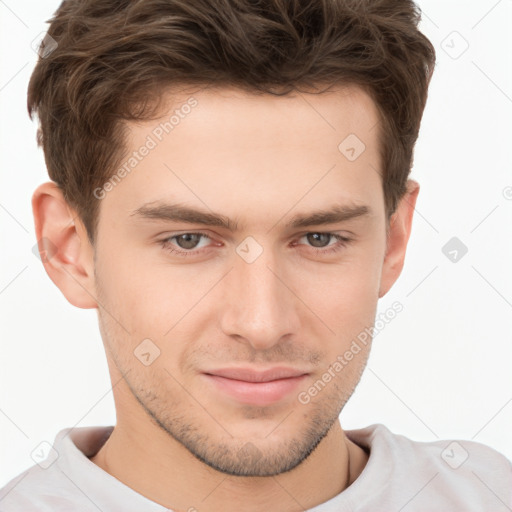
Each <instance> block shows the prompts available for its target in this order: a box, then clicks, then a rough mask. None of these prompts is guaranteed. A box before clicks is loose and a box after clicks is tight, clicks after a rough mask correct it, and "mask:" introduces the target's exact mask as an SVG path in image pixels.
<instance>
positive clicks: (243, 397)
mask: <svg viewBox="0 0 512 512" xmlns="http://www.w3.org/2000/svg"><path fill="white" fill-rule="evenodd" d="M307 375H308V373H307V372H304V371H302V370H298V369H295V368H285V367H275V368H269V369H267V370H263V371H256V370H253V369H250V368H221V369H217V370H211V371H208V372H203V376H204V377H205V378H206V379H207V380H208V382H210V383H211V384H212V385H214V386H215V388H216V389H218V390H220V391H221V392H223V393H225V394H227V395H229V396H230V397H231V398H234V399H235V400H237V401H238V402H242V403H246V404H252V405H270V404H272V403H275V402H278V401H280V400H282V399H283V398H285V397H286V396H287V395H289V394H290V393H291V392H292V391H293V390H294V389H296V388H297V386H298V385H299V384H300V383H301V382H302V381H303V380H304V379H305V378H306V377H307Z"/></svg>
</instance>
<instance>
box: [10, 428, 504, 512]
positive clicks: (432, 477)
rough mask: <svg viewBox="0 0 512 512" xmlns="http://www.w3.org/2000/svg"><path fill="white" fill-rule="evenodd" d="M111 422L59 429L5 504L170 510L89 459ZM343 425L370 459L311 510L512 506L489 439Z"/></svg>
mask: <svg viewBox="0 0 512 512" xmlns="http://www.w3.org/2000/svg"><path fill="white" fill-rule="evenodd" d="M112 429H113V427H80V428H74V429H70V428H67V429H64V430H61V431H60V432H59V433H58V434H57V436H56V438H55V442H54V444H53V449H50V450H49V451H48V455H47V457H46V459H44V461H41V462H39V463H37V464H35V465H34V466H32V467H30V468H29V469H27V470H26V471H24V472H23V473H21V474H20V475H18V476H17V477H15V478H13V479H12V480H10V481H9V482H8V483H7V484H6V485H5V486H4V487H3V488H2V489H0V511H2V512H33V511H38V512H46V511H52V512H73V511H80V512H89V511H91V512H98V511H101V512H113V511H119V512H165V511H169V509H166V508H165V507H163V506H161V505H159V504H157V503H155V502H153V501H151V500H149V499H148V498H146V497H144V496H142V495H141V494H139V493H137V492H135V491H134V490H133V489H131V488H130V487H128V486H126V485H125V484H123V483H122V482H120V481H119V480H117V479H116V478H114V477H113V476H111V475H110V474H108V473H107V472H105V471H103V470H102V469H101V468H100V467H99V466H97V465H96V464H94V463H93V462H91V461H90V460H89V457H92V456H93V455H95V454H96V452H97V451H98V450H99V448H100V447H101V446H102V445H103V443H104V442H105V441H106V440H107V438H108V436H109V435H110V433H111V432H112ZM68 433H69V435H68ZM345 433H346V435H347V436H348V437H349V438H350V439H351V440H352V441H353V442H355V443H356V444H358V445H359V446H361V447H364V448H366V449H367V450H368V451H369V454H370V455H369V459H368V462H367V464H366V466H365V468H364V469H363V471H362V473H361V474H360V475H359V477H358V478H357V480H356V481H355V482H354V483H352V485H350V486H349V487H348V488H347V489H345V490H344V491H343V492H342V493H340V494H338V495H337V496H335V497H334V498H332V499H330V500H328V501H326V502H324V503H322V504H320V505H317V506H316V507H314V508H312V509H309V512H345V511H346V512H348V511H350V512H370V511H371V512H376V511H378V512H383V511H385V512H389V511H394V512H398V511H403V512H413V511H414V512H420V511H421V512H426V511H429V512H432V511H441V512H448V511H456V512H462V511H464V512H473V511H474V512H476V511H485V512H501V511H503V512H506V511H509V512H510V511H511V510H512V463H511V462H510V461H509V460H508V459H507V458H505V457H504V456H503V455H501V454H500V453H499V452H497V451H496V450H494V449H492V448H490V447H488V446H486V445H483V444H480V443H476V442H472V441H432V442H418V441H412V440H411V439H408V438H406V437H404V436H401V435H396V434H393V433H392V432H391V431H390V430H389V429H388V428H386V427H385V426H384V425H381V424H376V425H370V426H369V427H366V428H363V429H357V430H346V431H345ZM42 450H43V451H44V449H43V448H42ZM199 508H200V507H199Z"/></svg>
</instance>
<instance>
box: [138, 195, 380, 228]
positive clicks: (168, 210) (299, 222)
mask: <svg viewBox="0 0 512 512" xmlns="http://www.w3.org/2000/svg"><path fill="white" fill-rule="evenodd" d="M370 214H371V209H370V207H369V206H367V205H334V206H332V207H331V208H329V209H326V210H316V211H313V212H310V213H306V214H303V213H302V214H296V215H294V216H293V217H292V218H291V219H290V220H289V221H288V222H287V223H286V224H285V227H286V228H292V229H298V228H305V227H308V226H318V225H321V224H335V223H338V222H345V221H347V220H350V219H354V218H357V217H364V216H369V215H370ZM130 216H135V217H138V218H141V219H152V220H164V221H178V222H186V223H188V224H202V225H204V226H216V227H221V228H224V229H227V230H229V231H232V232H235V231H237V230H238V229H239V225H238V222H236V221H233V220H231V219H230V218H229V217H226V216H224V215H221V214H218V213H209V212H207V211H204V210H200V209H196V208H190V207H187V206H183V205H180V204H168V203H159V202H156V203H147V204H145V205H143V206H141V207H140V208H137V209H136V210H134V211H133V212H132V213H131V214H130Z"/></svg>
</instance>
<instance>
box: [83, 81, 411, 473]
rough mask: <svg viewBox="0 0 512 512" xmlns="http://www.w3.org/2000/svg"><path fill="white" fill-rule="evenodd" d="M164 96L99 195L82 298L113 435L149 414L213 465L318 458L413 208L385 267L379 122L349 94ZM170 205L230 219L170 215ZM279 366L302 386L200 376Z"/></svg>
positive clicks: (254, 466)
mask: <svg viewBox="0 0 512 512" xmlns="http://www.w3.org/2000/svg"><path fill="white" fill-rule="evenodd" d="M191 97H193V100H191V99H190V98H191ZM173 98H174V99H173V103H172V105H171V106H170V108H169V111H168V112H166V113H165V115H163V116H162V119H159V120H158V121H150V122H144V123H138V124H135V123H130V124H129V127H130V135H129V139H128V141H127V144H128V152H127V154H128V155H131V154H132V152H133V151H138V152H139V157H141V155H140V153H145V154H146V153H147V154H146V156H144V157H141V158H140V161H138V160H137V164H136V165H135V166H134V167H133V168H132V169H131V170H130V172H129V173H126V176H125V177H124V178H123V179H122V180H121V181H120V182H119V183H117V181H118V180H116V183H117V184H116V185H115V186H114V187H108V186H107V188H110V189H111V190H109V191H108V192H106V193H105V194H104V197H103V198H102V199H101V200H100V201H101V205H100V216H99V225H98V233H97V240H96V244H95V257H94V276H93V277H94V280H93V277H91V281H90V285H89V288H90V291H91V294H92V295H93V296H94V297H95V298H96V299H97V303H96V304H97V306H95V307H98V314H99V322H100V328H101V333H102V336H103V340H104V343H105V346H106V350H107V356H108V358H109V367H110V371H111V376H112V380H113V384H114V383H116V382H118V381H119V383H118V384H117V385H116V386H115V387H114V394H115V398H116V406H117V409H118V410H117V415H118V425H124V428H126V429H130V428H131V429H133V432H138V433H141V432H143V431H144V432H147V430H145V429H146V427H147V425H148V424H151V425H153V428H154V425H155V423H150V417H152V418H153V420H155V421H156V422H157V423H158V424H159V426H160V427H161V429H163V431H166V432H167V433H168V434H169V435H170V436H172V438H174V439H175V440H178V441H179V442H180V443H181V444H182V445H184V446H185V447H186V448H187V449H188V450H190V452H192V453H193V454H195V455H196V456H197V457H199V458H200V459H201V460H203V461H204V462H206V463H207V464H208V465H210V466H212V467H214V468H216V469H218V470H220V471H223V472H227V473H231V474H244V475H253V476H266V475H272V474H277V473H280V472H283V471H286V470H289V469H291V468H293V467H295V466H297V465H298V464H299V463H300V462H301V461H303V460H304V459H305V458H306V457H307V456H308V455H309V454H310V453H311V451H312V450H313V449H314V448H315V447H316V446H317V444H318V443H319V442H320V441H321V440H322V439H323V438H324V436H325V435H326V434H327V433H328V431H329V429H330V428H331V427H332V426H333V425H334V423H335V422H336V420H337V419H338V415H339V413H340V411H341V410H342V408H343V406H344V404H345V403H346V401H347V400H348V398H349V397H350V396H351V394H352V392H353V391H354V388H355V386H356V385H357V383H358V382H359V379H360V376H361V373H362V371H363V369H364V367H365V364H366V361H367V357H368V353H369V348H370V343H367V344H366V345H363V344H361V343H359V345H360V348H361V350H360V351H359V352H358V353H357V354H355V355H354V356H353V358H352V359H351V360H350V361H349V362H348V363H347V364H345V365H344V366H343V369H342V370H338V371H333V369H332V368H333V365H334V364H335V363H336V361H338V362H339V361H340V359H339V358H338V356H341V357H343V355H344V354H345V352H346V351H347V350H349V348H350V346H351V343H352V342H353V340H355V339H357V336H358V334H360V333H361V332H364V331H365V328H369V327H371V326H373V323H374V319H375V314H376V306H377V300H378V298H379V297H381V296H382V295H384V294H385V293H386V292H387V291H388V289H389V288H390V287H391V285H392V284H393V282H394V281H395V280H396V278H397V277H398V275H399V273H400V271H401V268H402V263H403V257H404V255H405V246H406V243H407V238H408V235H409V230H410V218H411V216H412V213H411V208H409V207H408V206H407V205H405V206H404V204H402V205H401V207H400V208H401V210H400V211H399V213H400V212H402V213H401V215H402V216H401V217H400V219H401V221H400V222H401V223H400V222H397V225H395V227H394V228H393V229H394V231H393V229H392V232H391V236H392V237H393V238H391V239H390V241H389V246H388V256H387V257H386V222H385V211H384V196H383V190H382V182H381V177H380V176H379V172H380V169H381V162H380V158H379V153H378V151H379V147H378V141H377V137H378V131H379V129H380V126H379V124H378V121H377V110H376V107H375V105H374V103H373V102H372V100H371V99H370V98H369V97H368V96H367V95H366V94H364V93H363V92H362V91H361V90H359V89H357V88H355V87H350V88H346V89H343V90H341V89H340V90H338V91H337V92H331V93H325V94H320V95H313V94H305V93H302V94H295V95H290V96H285V97H279V96H271V95H262V96H256V95H250V94H247V93H244V92H241V91H237V90H234V89H233V90H232V89H216V90H214V89H211V90H203V91H200V92H194V93H193V94H191V95H186V94H183V93H182V94H181V95H178V96H174V97H173ZM187 100H189V102H188V105H189V106H190V108H188V107H184V105H185V104H187ZM175 110H178V111H179V112H178V113H177V114H176V113H175V112H174V111H175ZM173 114H174V116H175V117H174V118H173V119H172V120H171V123H170V125H169V124H168V125H167V126H166V127H165V129H164V128H162V125H160V123H161V122H162V123H165V122H168V121H169V119H170V118H171V116H172V115H173ZM178 119H179V120H178ZM169 126H172V128H171V129H170V128H169ZM166 130H167V131H168V133H166ZM351 134H353V135H351ZM148 137H149V138H148ZM347 137H349V138H348V139H347ZM159 139H161V140H159ZM345 139H347V140H346V141H345ZM343 141H345V142H343ZM340 143H342V144H341V148H339V147H338V146H339V145H340ZM363 144H364V146H363ZM141 146H146V147H147V148H149V149H148V151H145V150H142V151H140V148H141ZM127 160H128V157H127ZM133 163H134V162H133V161H132V164H133ZM127 168H128V167H127ZM99 195H103V194H102V193H101V194H99ZM415 199H416V196H415V195H414V194H413V197H409V198H408V202H409V205H410V204H411V203H412V205H414V202H415ZM172 205H174V206H175V207H176V206H179V207H181V208H187V209H190V210H197V211H198V212H199V211H200V212H201V215H204V216H208V218H209V219H213V218H214V217H215V218H216V217H220V218H221V219H222V220H223V222H224V225H221V224H220V223H218V222H217V223H215V222H213V223H211V224H206V223H205V222H204V221H202V220H200V219H196V220H195V221H194V222H186V221H185V219H184V218H183V219H182V220H179V219H175V220H172V219H171V218H167V219H166V218H164V216H162V215H161V214H163V213H165V212H167V213H168V214H171V213H172V212H173V211H174V212H176V211H177V210H175V209H174V210H173V208H172ZM158 207H160V208H159V209H158ZM358 207H359V210H358V211H356V214H355V215H354V216H352V217H351V218H347V219H346V220H342V219H338V220H334V221H333V220H331V221H330V222H329V223H323V222H322V220H321V216H320V217H318V218H317V219H316V220H312V221H311V222H310V223H308V224H307V225H304V224H302V225H300V224H299V221H300V219H303V218H307V217H310V216H311V215H312V214H313V213H319V212H333V211H334V210H335V209H337V210H338V213H339V212H340V211H341V210H343V209H344V208H347V209H354V208H358ZM406 208H407V210H406ZM365 211H366V213H365ZM349 217H350V216H349ZM294 223H295V225H294ZM320 233H323V234H320ZM184 234H189V235H188V236H182V237H180V236H179V235H184ZM335 235H339V236H341V237H346V238H348V239H350V241H348V242H343V241H339V240H338V239H337V238H336V236H335ZM166 240H167V241H166ZM91 307H92V305H91ZM148 340H150V341H148ZM141 343H142V345H141ZM344 361H345V363H346V359H344ZM275 367H281V368H282V367H285V368H287V369H291V370H293V371H294V372H296V373H297V374H299V375H302V377H300V378H295V379H288V380H280V381H276V382H274V383H267V384H262V383H252V384H251V383H243V382H240V381H238V382H237V381H236V380H229V379H226V378H222V377H213V376H212V375H208V374H215V372H216V371H218V370H220V369H239V368H243V369H249V370H251V369H252V370H255V371H261V370H266V369H269V368H275ZM338 368H339V367H338ZM329 369H331V379H328V378H326V377H325V374H326V372H327V373H328V372H329ZM121 375H123V376H124V380H123V379H121V380H119V379H120V378H121ZM333 375H334V377H333ZM273 377H274V378H276V377H278V375H274V376H273ZM241 378H242V377H241ZM269 378H272V376H267V379H266V380H268V379H269ZM242 379H243V378H242ZM318 380H322V382H323V385H319V384H317V387H316V389H317V392H315V391H314V390H311V388H312V387H314V384H315V382H317V381H318ZM326 381H327V382H326ZM144 409H145V411H146V412H147V413H148V415H146V412H144ZM142 425H145V426H144V427H142ZM172 442H174V441H172ZM247 443H250V444H247Z"/></svg>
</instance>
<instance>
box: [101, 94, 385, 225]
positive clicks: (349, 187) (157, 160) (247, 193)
mask: <svg viewBox="0 0 512 512" xmlns="http://www.w3.org/2000/svg"><path fill="white" fill-rule="evenodd" d="M163 100H164V101H163V103H162V105H165V108H162V109H161V111H160V112H159V114H161V115H160V117H159V118H158V119H153V120H151V121H144V122H130V123H128V128H129V130H128V137H127V140H126V145H127V153H126V158H125V160H124V162H123V163H122V164H121V165H123V164H126V163H127V162H128V161H129V159H130V158H131V160H132V161H131V164H133V165H132V166H130V165H125V169H126V171H127V172H125V173H124V175H125V177H123V179H122V180H118V183H117V184H116V186H115V189H114V190H112V192H110V193H109V194H108V197H107V200H108V201H105V203H109V204H110V205H112V206H113V207H114V206H115V205H116V204H117V206H118V207H122V208H123V209H124V210H126V211H128V210H130V211H133V210H134V209H136V208H140V207H141V206H142V205H143V204H146V203H148V202H152V201H165V200H169V201H173V202H181V203H189V204H190V205H196V206H202V207H203V209H204V207H207V208H210V209H212V210H216V211H223V212H225V213H226V215H229V214H230V212H232V213H236V216H237V217H240V208H243V209H244V211H246V212H247V213H258V214H259V215H260V216H261V218H263V217H264V216H265V212H268V213H269V214H270V211H271V210H272V214H275V213H278V212H277V211H276V208H277V210H279V211H280V212H281V213H282V212H283V211H285V210H290V208H292V207H293V204H294V203H297V204H298V202H300V203H301V206H304V207H306V206H308V205H309V206H310V207H312V208H318V207H320V206H321V203H322V202H323V201H329V202H330V203H333V202H336V201H338V202H340V203H350V202H352V203H358V204H364V203H369V202H370V203H374V204H375V203H377V205H378V203H379V202H381V200H382V198H381V195H382V186H381V179H380V175H379V172H380V171H379V167H380V161H379V160H380V158H379V148H378V128H379V127H378V111H377V108H376V106H375V103H374V102H373V100H372V99H371V98H370V97H369V96H368V95H367V94H366V93H365V92H364V91H363V90H362V89H360V88H358V87H355V86H345V87H340V88H338V89H336V90H331V91H329V92H324V93H321V94H312V93H304V92H295V93H290V94H289V95H285V96H277V95H271V94H254V93H249V92H245V91H241V90H239V89H236V88H220V87H216V88H207V89H197V88H196V89H195V90H192V89H190V90H189V91H184V90H179V91H176V90H172V91H171V90H169V91H168V92H167V93H166V95H165V96H163ZM134 153H137V156H134ZM141 153H144V155H143V156H141ZM130 155H132V156H131V157H130ZM134 159H135V160H134ZM105 206H106V204H104V205H102V208H103V207H105Z"/></svg>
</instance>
